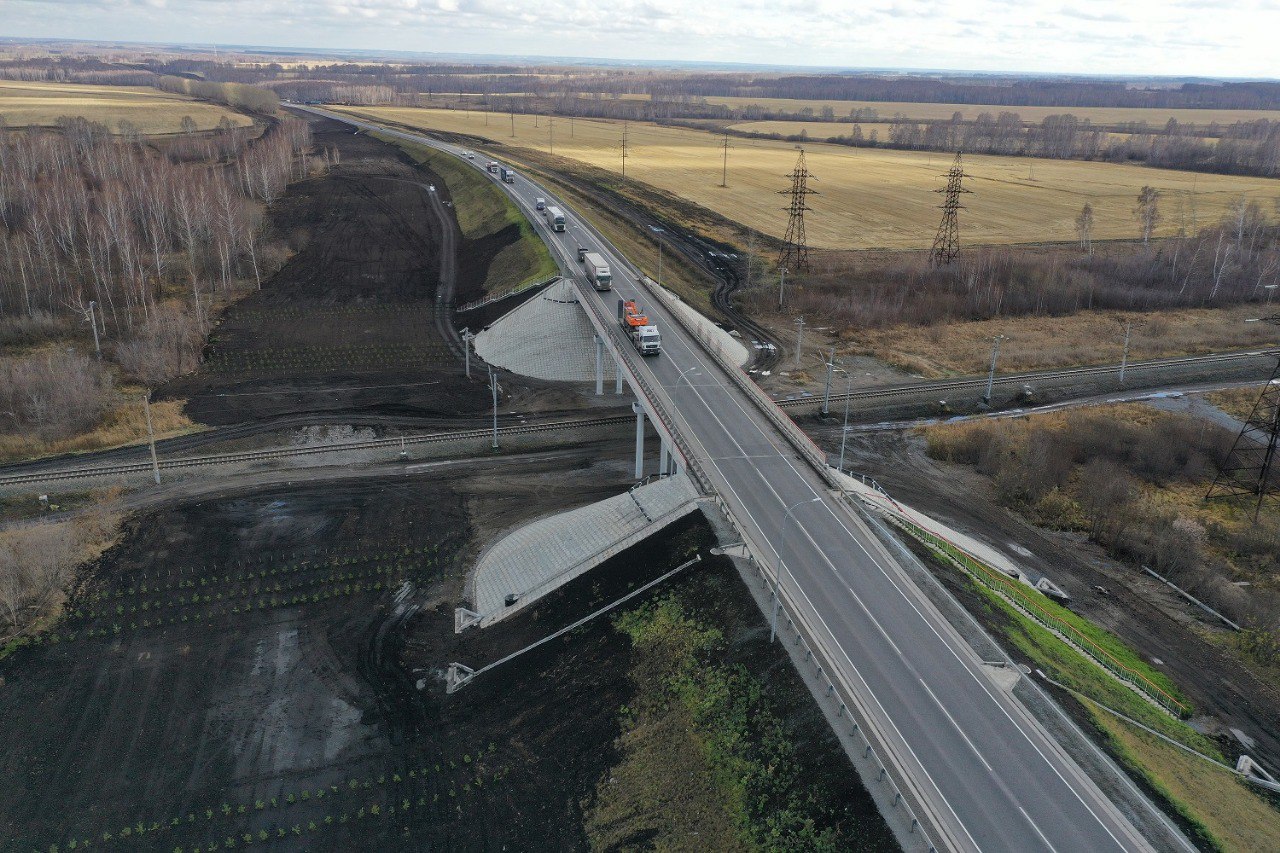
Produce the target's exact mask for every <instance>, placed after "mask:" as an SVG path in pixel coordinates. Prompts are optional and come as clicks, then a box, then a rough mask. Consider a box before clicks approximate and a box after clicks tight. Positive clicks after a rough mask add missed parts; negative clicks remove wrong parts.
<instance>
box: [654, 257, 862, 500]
mask: <svg viewBox="0 0 1280 853" xmlns="http://www.w3.org/2000/svg"><path fill="white" fill-rule="evenodd" d="M640 283H641V284H642V285H643V286H644V287H645V289H647V290H648V291H649V292H650V294H652V295H653V296H654V298H655V299H658V300H660V301H662V302H663V303H664V304H668V303H669V302H670V300H671V299H673V298H674V297H673V296H672V295H671V294H670V293H668V292H667V291H666V289H665V288H661V287H659V286H658V285H657V284H656V283H655V282H653V281H651V280H650V279H649V278H648V277H647V276H641V277H640ZM667 313H668V314H669V315H670V316H672V317H674V318H675V321H676V323H678V324H679V325H680V327H681V328H682V329H684V331H685V333H686V334H688V335H689V336H690V337H691V338H693V339H694V340H695V341H697V342H698V344H699V345H700V346H701V347H702V350H703V352H705V353H706V354H707V355H708V356H710V357H711V359H712V360H713V361H714V362H715V363H716V366H717V367H719V368H720V369H721V370H722V371H723V372H724V373H725V374H727V375H728V376H729V379H730V380H731V381H732V382H733V383H734V384H735V385H736V386H738V388H739V389H740V390H741V391H743V392H744V393H745V394H746V395H747V396H748V397H750V398H751V399H752V401H753V402H754V403H755V404H756V408H758V409H760V411H761V412H762V413H763V414H764V415H765V417H767V418H768V419H769V421H770V423H771V424H772V425H773V427H774V429H776V430H777V431H778V432H780V433H781V434H782V436H783V437H784V438H786V439H787V442H788V443H789V444H791V446H792V447H794V448H795V449H796V450H797V451H798V452H799V453H800V455H801V457H802V458H804V459H805V460H806V461H807V462H808V463H809V464H810V465H811V466H812V467H813V469H814V470H815V471H817V472H818V475H819V476H821V477H822V478H823V480H825V481H826V482H827V484H828V485H830V486H836V485H838V484H837V483H836V481H835V479H834V478H833V477H832V475H831V471H830V469H829V467H828V466H827V455H826V453H824V452H823V451H822V450H821V449H820V448H819V447H818V445H816V444H814V442H813V439H811V438H809V436H808V435H807V434H806V433H805V431H804V430H802V429H800V427H799V426H797V425H796V422H795V421H793V420H791V418H789V417H787V415H786V414H785V413H784V412H783V411H782V410H781V409H779V408H778V406H777V404H776V403H775V402H774V401H773V400H771V399H770V398H769V396H768V395H767V394H765V393H764V391H762V390H761V389H760V386H758V385H756V383H755V382H753V381H752V380H751V378H750V377H749V376H747V374H746V373H744V372H743V371H742V369H741V368H740V367H738V365H736V364H733V363H731V362H730V361H729V360H728V359H727V358H725V356H724V353H723V352H721V350H720V348H719V347H717V346H713V345H712V344H711V342H710V340H709V339H708V338H707V336H706V335H705V334H704V330H703V329H701V328H699V327H698V326H697V325H696V324H695V323H694V322H693V321H692V320H690V319H689V318H687V317H686V316H685V315H684V313H683V312H681V311H680V310H679V309H673V308H670V307H668V308H667Z"/></svg>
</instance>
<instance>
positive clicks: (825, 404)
mask: <svg viewBox="0 0 1280 853" xmlns="http://www.w3.org/2000/svg"><path fill="white" fill-rule="evenodd" d="M835 369H836V351H835V349H834V348H832V350H831V357H830V358H828V359H827V385H826V387H825V388H823V390H822V414H824V415H829V414H831V373H832V371H834V370H835Z"/></svg>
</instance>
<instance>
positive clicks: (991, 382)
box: [982, 335, 1004, 406]
mask: <svg viewBox="0 0 1280 853" xmlns="http://www.w3.org/2000/svg"><path fill="white" fill-rule="evenodd" d="M1003 340H1004V335H996V336H995V337H994V338H992V341H993V343H992V346H991V372H990V373H988V374H987V393H985V394H983V395H982V402H984V403H986V404H987V405H988V406H989V405H991V392H992V391H993V390H994V389H995V384H996V359H997V358H998V357H999V356H1000V342H1001V341H1003Z"/></svg>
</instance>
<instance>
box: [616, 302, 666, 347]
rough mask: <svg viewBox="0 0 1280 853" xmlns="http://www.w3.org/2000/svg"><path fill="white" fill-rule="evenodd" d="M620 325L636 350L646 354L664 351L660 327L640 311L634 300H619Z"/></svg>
mask: <svg viewBox="0 0 1280 853" xmlns="http://www.w3.org/2000/svg"><path fill="white" fill-rule="evenodd" d="M618 325H620V326H621V327H622V331H624V332H626V335H627V338H628V339H629V340H630V341H631V345H632V346H634V347H635V348H636V352H638V353H640V354H641V355H646V356H647V355H657V354H658V353H660V352H662V336H661V335H660V334H658V327H657V326H655V325H654V324H652V323H650V322H649V318H648V317H646V316H645V315H644V314H641V313H640V309H639V308H638V307H637V306H636V303H635V302H633V301H632V300H630V299H619V300H618Z"/></svg>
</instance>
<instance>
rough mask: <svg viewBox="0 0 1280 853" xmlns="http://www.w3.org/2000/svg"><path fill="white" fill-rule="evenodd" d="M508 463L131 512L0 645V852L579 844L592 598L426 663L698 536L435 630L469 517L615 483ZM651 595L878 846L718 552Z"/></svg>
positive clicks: (608, 686)
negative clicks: (698, 616) (686, 624)
mask: <svg viewBox="0 0 1280 853" xmlns="http://www.w3.org/2000/svg"><path fill="white" fill-rule="evenodd" d="M511 473H512V472H511V469H510V464H509V462H503V461H495V462H494V463H493V464H492V465H489V466H481V467H480V470H477V471H474V472H473V473H471V474H469V475H467V476H462V477H459V476H457V475H456V474H445V473H443V472H437V473H433V474H423V475H416V476H412V477H401V478H396V479H394V480H388V479H386V478H383V479H379V480H374V479H363V480H349V481H345V482H343V483H340V484H338V485H334V484H316V485H309V486H306V485H304V486H301V487H298V486H295V487H290V488H273V489H270V490H265V491H259V492H255V493H250V494H246V495H241V496H234V497H225V498H218V499H212V500H207V501H201V502H196V503H190V504H186V505H182V506H177V507H174V508H171V509H168V510H165V511H161V512H157V513H153V514H149V515H145V516H139V517H137V518H135V519H134V520H132V521H131V522H130V523H129V524H128V526H127V529H126V533H125V537H124V540H123V541H122V543H121V544H120V545H118V546H117V547H115V548H114V549H112V550H111V551H109V552H108V553H107V554H106V555H105V556H104V557H103V558H102V559H101V560H99V561H98V562H97V563H96V564H94V565H92V566H91V567H89V568H88V570H86V571H85V572H84V573H83V574H82V576H81V577H80V578H79V580H78V582H77V584H76V586H75V589H74V593H73V596H72V599H71V601H70V603H69V606H68V612H69V618H68V619H67V620H66V621H65V622H64V623H63V624H61V625H60V626H58V628H57V629H55V632H54V636H53V637H50V638H49V639H48V640H46V641H45V642H44V643H43V644H42V645H40V646H37V647H34V648H28V649H24V650H21V651H19V652H18V653H16V654H15V655H14V656H12V657H10V658H8V659H6V660H4V661H3V662H2V663H0V685H3V686H2V687H0V740H3V742H4V743H5V744H6V747H5V749H4V750H3V751H0V790H3V791H4V792H5V796H4V797H0V849H3V850H15V851H16V850H20V851H30V850H41V851H44V850H49V849H52V846H53V845H56V846H57V849H58V850H69V849H82V848H85V847H88V849H95V850H160V851H170V850H174V849H178V848H181V849H182V850H183V851H185V853H192V851H197V850H198V851H201V853H204V851H212V850H223V851H225V850H229V849H236V848H252V849H271V850H289V851H295V850H296V851H302V850H321V851H351V850H406V851H407V850H465V851H471V850H476V851H480V850H582V849H586V848H587V839H586V837H585V835H584V833H583V828H582V826H583V811H584V808H586V804H587V803H589V802H590V800H591V798H592V796H593V795H594V792H595V790H596V786H597V784H598V783H599V782H600V780H601V779H602V778H605V776H606V774H607V773H608V771H609V768H610V767H611V766H613V763H614V762H615V761H616V760H617V754H616V750H615V745H614V744H615V740H616V738H617V737H618V735H619V715H620V709H621V708H623V707H624V706H626V705H627V704H628V702H630V701H631V697H632V695H633V691H634V685H633V684H632V682H631V680H630V677H629V670H628V661H629V656H630V646H629V643H628V641H627V640H626V638H625V636H624V635H622V634H621V633H619V632H617V631H615V630H614V629H613V627H612V625H611V622H610V620H609V619H607V618H602V619H598V620H596V621H594V622H591V623H589V624H588V625H586V626H584V627H583V628H580V629H578V630H576V631H574V632H572V633H571V634H569V635H566V636H565V637H562V638H560V639H558V640H556V641H555V642H552V643H548V644H546V645H544V646H542V647H540V648H539V649H537V650H536V651H534V652H532V653H529V654H527V655H525V656H523V657H521V658H518V659H516V660H515V661H513V662H512V663H510V664H508V665H506V666H504V667H502V668H499V669H496V670H494V671H492V672H490V673H486V674H484V675H483V676H481V677H480V678H478V679H477V681H476V682H475V683H474V684H472V685H470V686H468V687H466V688H465V689H464V690H462V691H460V692H458V693H456V694H453V695H452V696H450V695H447V694H446V693H445V692H444V689H443V684H442V675H443V672H444V669H445V668H446V667H447V666H448V664H449V663H450V662H452V661H462V662H464V663H468V664H471V665H473V666H479V665H482V664H484V663H488V662H490V661H493V660H496V659H497V658H499V657H502V656H503V655H505V654H507V653H509V652H511V651H514V650H516V649H519V648H521V647H523V646H525V645H527V644H528V643H530V642H532V641H534V640H536V639H539V638H541V637H544V636H546V635H548V634H550V633H552V632H553V631H555V630H557V629H559V628H561V627H563V626H564V625H566V624H569V623H570V622H572V621H573V620H574V619H576V618H578V617H580V616H582V615H585V614H586V613H589V612H591V611H592V610H594V609H596V608H598V607H599V606H601V605H602V604H604V603H607V602H609V601H613V600H615V599H616V598H618V597H619V596H621V595H622V594H624V592H625V591H627V590H629V589H633V588H635V586H637V585H638V584H640V583H642V582H644V581H646V580H648V579H650V578H652V577H655V576H656V575H658V574H660V573H662V572H663V571H665V570H666V569H668V568H670V567H672V566H674V565H677V564H678V563H680V562H682V561H683V560H684V559H685V555H686V554H687V553H688V551H689V549H690V548H703V549H705V548H706V547H707V546H708V545H709V544H712V534H711V533H710V531H709V529H708V528H707V527H706V526H705V525H704V524H703V523H702V522H701V521H700V520H697V519H696V518H694V519H689V520H687V521H686V522H682V523H680V524H678V525H676V526H673V527H672V528H669V529H668V531H667V532H666V533H664V535H663V536H662V537H661V538H660V539H656V540H652V541H649V542H646V543H644V544H643V545H641V546H637V547H635V548H632V549H630V550H629V551H627V552H624V553H623V554H621V555H619V556H618V557H615V558H614V559H613V560H611V561H610V562H609V563H607V564H605V565H603V566H601V567H599V568H598V569H596V570H594V571H593V572H591V573H589V574H588V575H586V576H584V577H583V578H581V579H579V580H578V581H576V582H574V583H573V584H570V585H569V586H567V587H565V588H564V589H562V590H561V591H560V592H558V593H556V594H554V595H552V596H549V597H547V598H546V599H544V600H543V601H541V602H539V603H538V604H536V605H533V606H531V607H530V608H528V609H527V610H526V611H524V612H522V613H520V614H519V615H517V616H515V617H513V618H512V619H511V620H509V621H508V622H503V623H500V624H499V625H497V626H494V627H492V628H487V629H485V630H484V631H471V632H468V633H466V634H462V635H457V634H454V632H453V606H454V604H455V603H456V602H458V600H459V599H460V597H461V593H462V587H463V578H462V571H463V569H464V563H465V559H466V556H465V555H467V554H474V553H475V551H476V549H478V548H480V547H482V546H483V545H484V544H485V543H486V541H487V538H488V536H487V533H488V532H489V531H491V529H492V525H494V524H498V525H500V526H504V527H505V526H507V525H509V524H518V523H521V522H523V521H527V520H529V519H530V518H531V517H533V516H538V515H541V514H543V513H545V512H546V511H548V510H549V509H556V508H558V507H557V506H556V504H557V503H558V502H560V501H568V502H570V504H572V505H577V504H579V503H585V502H588V501H591V500H596V499H599V498H602V497H604V496H606V495H608V494H613V493H616V492H617V491H618V490H619V489H621V488H625V483H626V481H627V472H626V465H625V464H623V463H622V462H609V461H604V462H600V461H598V459H597V461H595V462H590V463H585V462H584V463H582V464H579V465H575V466H571V468H570V469H569V470H566V468H565V463H564V462H563V460H559V461H544V462H530V463H525V464H522V466H521V469H520V470H519V472H518V473H519V477H518V478H515V479H511ZM410 589H411V590H412V592H408V590H410ZM670 591H674V592H675V593H676V594H679V595H681V596H682V597H683V600H685V601H686V602H688V603H689V605H690V606H692V607H695V608H698V609H699V610H701V611H703V612H705V613H706V614H708V618H714V620H715V623H716V624H717V625H720V626H722V628H723V630H724V631H725V633H726V636H727V637H728V638H729V640H730V648H731V650H732V651H731V653H732V655H733V658H734V659H735V660H738V661H742V662H743V663H745V664H746V665H747V666H748V667H749V668H750V669H751V670H752V671H753V672H755V673H758V674H759V675H760V676H761V677H762V678H764V679H765V680H766V681H767V682H768V683H770V684H772V685H775V686H774V688H773V689H775V690H776V691H777V692H778V695H779V696H783V697H787V698H786V702H787V705H786V706H785V709H784V710H785V712H786V714H787V725H788V727H789V730H790V731H792V733H793V736H794V737H795V738H796V740H797V742H798V743H800V744H802V745H803V749H802V754H803V755H804V760H805V762H806V770H805V772H806V778H808V779H813V780H821V782H822V785H823V789H824V790H831V791H839V792H841V793H840V795H839V796H840V800H841V802H842V803H843V804H844V808H845V809H846V810H847V814H848V818H847V820H849V821H851V822H853V821H856V825H855V828H856V831H857V832H858V833H859V836H860V837H861V838H863V839H864V841H865V842H866V843H867V844H868V845H870V846H871V847H874V848H875V849H887V848H891V847H892V842H891V841H889V840H887V837H886V836H885V829H884V826H883V823H881V822H880V820H879V818H878V817H877V816H876V814H875V812H874V807H873V806H872V805H871V803H870V800H869V798H868V797H867V795H866V794H865V792H864V791H863V790H862V789H861V784H860V783H859V781H858V779H857V777H856V775H855V774H854V773H853V770H852V768H851V767H850V766H849V764H848V762H847V761H846V760H844V757H843V753H842V752H841V751H840V747H839V745H838V744H837V743H836V742H835V739H834V736H833V734H832V733H831V731H830V729H829V728H827V726H826V723H825V721H824V720H823V718H822V717H821V715H820V713H819V712H818V709H817V708H816V706H815V705H814V704H813V703H812V702H811V701H810V700H809V698H808V695H807V693H806V692H805V690H804V688H803V686H801V685H800V684H799V683H798V680H797V676H796V674H795V672H794V670H793V669H792V668H791V667H790V666H789V665H788V664H786V663H785V658H784V653H783V652H782V651H781V650H780V649H779V648H778V646H777V645H776V644H769V643H767V642H766V637H767V630H766V629H765V628H764V623H763V619H762V617H761V615H760V612H759V611H758V610H757V609H756V607H755V605H754V603H753V602H752V601H751V599H750V597H749V596H748V594H747V592H746V591H745V589H743V587H742V585H741V583H740V582H739V580H738V578H737V576H736V573H734V571H733V570H732V568H731V567H729V566H728V565H727V564H726V563H724V562H722V561H719V560H716V559H712V560H709V561H706V562H704V563H703V564H701V565H700V566H699V567H698V568H697V569H696V570H691V571H690V572H689V573H686V574H683V575H679V576H677V577H676V578H675V579H673V581H670V582H668V583H667V584H664V585H662V586H659V587H657V588H655V589H654V590H652V591H650V592H649V593H646V595H645V596H641V597H640V598H637V599H636V600H635V601H634V602H633V603H631V604H629V605H627V606H628V607H631V606H635V605H639V604H640V603H642V602H643V601H644V600H645V599H646V598H648V597H650V596H653V595H660V594H665V593H666V592H670ZM402 593H403V594H402ZM411 601H412V602H418V605H417V606H410V605H409V602H411ZM810 762H811V763H812V766H811V767H810V766H808V764H809V763H810ZM73 841H74V842H75V846H74V847H72V846H71V843H72V842H73ZM86 842H89V844H88V845H86Z"/></svg>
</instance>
